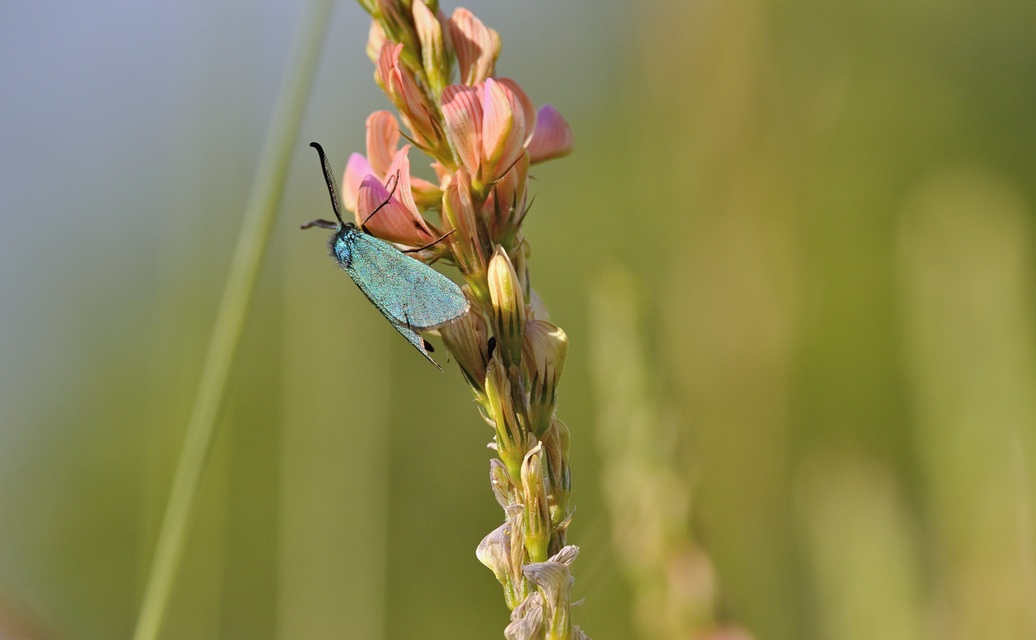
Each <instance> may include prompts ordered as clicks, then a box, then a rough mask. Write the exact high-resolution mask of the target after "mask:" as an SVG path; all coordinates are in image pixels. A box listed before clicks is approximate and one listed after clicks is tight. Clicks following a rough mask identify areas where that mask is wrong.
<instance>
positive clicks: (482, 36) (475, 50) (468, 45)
mask: <svg viewBox="0 0 1036 640" xmlns="http://www.w3.org/2000/svg"><path fill="white" fill-rule="evenodd" d="M447 26H448V27H449V31H450V40H451V41H452V42H453V48H454V50H455V51H456V52H457V66H458V67H460V81H461V82H462V83H464V84H466V85H469V86H474V85H476V84H478V83H479V82H483V81H484V80H485V79H486V78H489V77H490V76H492V75H493V66H494V65H495V64H496V58H497V56H499V55H500V35H499V34H498V33H497V32H496V31H494V30H492V29H490V28H489V27H487V26H486V25H484V24H482V21H481V20H479V19H478V18H476V17H475V14H473V13H471V12H470V11H468V10H467V9H464V8H458V9H456V10H454V12H453V15H452V16H450V19H449V21H448V22H447Z"/></svg>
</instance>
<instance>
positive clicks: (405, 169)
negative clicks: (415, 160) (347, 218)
mask: <svg viewBox="0 0 1036 640" xmlns="http://www.w3.org/2000/svg"><path fill="white" fill-rule="evenodd" d="M409 152H410V145H403V148H402V149H400V150H399V151H397V152H396V154H395V156H394V157H393V159H392V164H390V165H389V167H388V171H387V174H388V185H389V186H387V187H386V185H385V184H382V182H381V180H380V179H378V176H376V175H374V174H373V173H368V174H366V175H365V176H363V177H362V178H361V180H360V186H359V188H358V189H357V191H356V224H358V225H363V226H364V227H365V228H366V230H367V232H368V233H370V234H371V235H373V236H377V237H379V238H381V239H383V240H388V241H389V242H397V243H399V244H403V245H407V246H410V247H423V246H425V245H427V244H430V243H431V242H434V241H435V240H436V239H437V238H438V237H439V234H438V233H437V232H436V231H435V230H434V229H432V227H431V225H429V224H428V222H427V221H426V220H425V219H424V218H423V217H422V216H421V213H420V211H418V209H417V204H416V203H415V202H414V197H413V193H412V192H411V185H410V182H411V178H410V159H409V158H408V153H409ZM357 155H358V154H354V156H357ZM359 157H360V158H361V159H362V156H359ZM353 164H354V163H353V158H350V165H353ZM359 164H360V162H359V161H357V162H355V165H359ZM353 175H355V174H353ZM390 194H391V197H390ZM378 207H381V208H380V209H379V208H378ZM375 211H376V213H375ZM372 214H373V215H372Z"/></svg>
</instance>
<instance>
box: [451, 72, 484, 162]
mask: <svg viewBox="0 0 1036 640" xmlns="http://www.w3.org/2000/svg"><path fill="white" fill-rule="evenodd" d="M481 93H482V92H481V88H480V87H468V86H465V85H462V84H451V85H450V86H448V87H446V89H445V90H444V91H443V92H442V117H443V121H444V122H445V125H446V139H447V140H449V142H450V146H451V147H452V148H453V150H454V152H455V153H456V154H457V158H458V159H459V160H460V162H461V164H463V165H464V168H465V169H467V170H468V171H469V172H471V174H472V175H475V174H476V172H477V171H478V166H479V161H480V160H481V158H482V95H481Z"/></svg>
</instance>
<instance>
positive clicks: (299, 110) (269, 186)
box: [133, 0, 334, 640]
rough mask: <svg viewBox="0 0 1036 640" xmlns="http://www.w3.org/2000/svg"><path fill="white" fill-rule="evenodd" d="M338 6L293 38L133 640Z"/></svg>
mask: <svg viewBox="0 0 1036 640" xmlns="http://www.w3.org/2000/svg"><path fill="white" fill-rule="evenodd" d="M333 6H334V3H333V1H332V0H311V2H310V3H309V5H308V6H307V8H306V12H305V15H304V17H303V19H302V22H301V23H300V25H299V29H298V32H297V33H296V36H295V43H294V45H293V51H292V55H291V58H290V60H289V61H288V64H287V67H286V71H285V75H284V78H283V81H282V83H281V91H280V94H279V95H278V96H277V102H276V104H275V106H274V111H273V117H272V118H271V121H270V127H269V129H268V130H267V135H266V140H265V141H264V143H263V149H262V153H261V154H260V157H259V167H258V169H257V171H256V174H255V179H254V180H253V182H252V190H251V193H250V194H249V198H248V204H247V206H246V208H245V213H244V217H243V219H242V222H241V231H240V233H239V234H238V238H237V245H236V247H235V248H234V257H233V260H232V262H231V265H230V271H229V273H228V274H227V281H226V284H225V286H224V288H223V295H222V298H221V300H220V305H219V310H218V312H217V314H216V321H215V324H214V326H213V329H212V338H211V341H210V342H209V348H208V352H207V354H206V357H205V364H204V367H203V369H202V374H201V379H200V381H199V383H198V392H197V394H196V396H195V399H194V407H193V409H192V410H191V416H190V421H189V422H188V425H187V434H186V436H185V438H184V445H183V450H182V452H181V454H180V459H179V462H178V463H177V467H176V474H175V475H174V477H173V486H172V489H171V491H170V494H169V502H168V504H167V505H166V510H165V514H164V515H163V517H162V525H161V529H160V530H159V534H158V541H157V542H156V544H155V551H154V556H153V558H152V561H151V570H150V573H149V575H148V579H147V585H146V588H145V591H144V598H143V601H142V603H141V607H140V613H139V616H138V618H137V626H136V629H135V631H134V633H133V638H134V640H153V639H154V638H157V637H158V633H159V629H160V626H161V623H162V617H163V614H164V613H165V608H166V604H167V603H168V601H169V594H170V592H171V590H172V585H173V579H174V578H175V576H176V570H177V568H178V566H179V564H180V558H181V556H182V554H183V548H184V540H185V536H186V532H187V523H188V520H189V517H190V513H191V505H192V503H193V502H194V496H195V494H196V493H197V490H198V483H199V480H200V478H201V474H202V471H203V469H204V468H205V462H206V460H207V459H208V454H209V451H210V449H211V443H212V436H213V433H214V431H215V425H216V419H217V418H218V416H219V413H220V409H221V407H222V405H223V400H224V395H225V392H226V386H227V379H228V377H229V375H230V370H231V366H232V365H233V363H234V358H235V356H236V354H237V349H238V345H239V344H240V342H241V334H242V330H243V328H244V324H245V319H246V317H247V315H248V310H249V307H250V305H251V301H252V293H253V291H254V290H255V283H256V279H257V278H258V274H259V268H260V266H261V264H262V261H263V257H264V256H265V255H266V249H267V246H268V244H269V240H270V233H271V230H272V229H273V222H274V220H275V218H276V214H277V211H278V209H279V206H280V201H281V196H282V194H283V192H284V185H285V182H286V181H287V177H288V169H289V166H290V162H291V158H292V155H293V153H294V150H295V146H296V141H297V139H298V133H299V127H300V125H301V122H302V116H303V113H304V110H305V106H306V102H307V100H308V97H309V91H310V87H311V86H312V83H313V77H314V76H315V74H316V68H317V61H318V60H319V54H320V50H321V48H322V45H323V42H324V37H325V34H326V32H327V25H328V23H329V22H330V15H331V9H332V8H333Z"/></svg>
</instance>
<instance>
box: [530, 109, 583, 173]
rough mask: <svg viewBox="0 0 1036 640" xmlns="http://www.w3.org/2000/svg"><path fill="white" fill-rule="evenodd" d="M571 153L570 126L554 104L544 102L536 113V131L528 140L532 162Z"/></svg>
mask: <svg viewBox="0 0 1036 640" xmlns="http://www.w3.org/2000/svg"><path fill="white" fill-rule="evenodd" d="M570 153H572V128H571V127H569V126H568V123H567V122H565V118H563V117H562V116H561V114H560V113H559V112H558V110H557V109H555V108H554V105H550V104H545V105H543V106H542V107H540V111H539V113H538V114H537V115H536V131H535V132H534V133H533V134H532V140H531V141H530V142H529V158H530V159H531V160H532V162H533V163H536V162H543V161H545V160H552V159H554V158H560V157H562V156H567V155H568V154H570Z"/></svg>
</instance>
